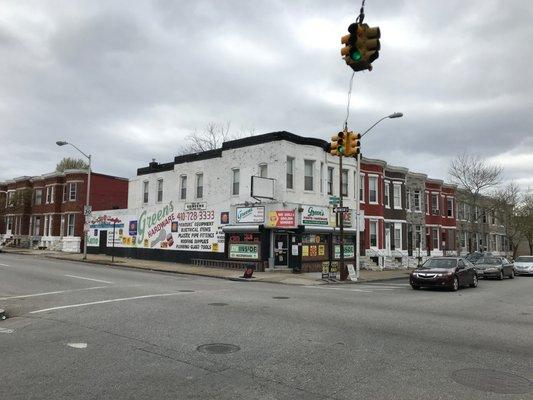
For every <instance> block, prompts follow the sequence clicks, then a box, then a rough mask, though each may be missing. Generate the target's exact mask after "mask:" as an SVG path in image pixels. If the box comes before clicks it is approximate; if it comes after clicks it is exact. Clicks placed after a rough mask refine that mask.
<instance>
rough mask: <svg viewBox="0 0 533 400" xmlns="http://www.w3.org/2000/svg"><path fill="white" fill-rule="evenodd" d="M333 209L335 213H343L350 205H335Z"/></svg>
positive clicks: (348, 209)
mask: <svg viewBox="0 0 533 400" xmlns="http://www.w3.org/2000/svg"><path fill="white" fill-rule="evenodd" d="M333 211H335V212H336V213H345V212H348V211H350V207H335V208H333Z"/></svg>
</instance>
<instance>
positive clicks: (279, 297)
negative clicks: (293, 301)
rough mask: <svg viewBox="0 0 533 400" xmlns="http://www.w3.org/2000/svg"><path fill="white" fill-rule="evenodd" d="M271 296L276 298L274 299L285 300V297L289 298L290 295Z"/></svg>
mask: <svg viewBox="0 0 533 400" xmlns="http://www.w3.org/2000/svg"><path fill="white" fill-rule="evenodd" d="M272 298H273V299H276V300H287V299H290V297H287V296H274V297H272Z"/></svg>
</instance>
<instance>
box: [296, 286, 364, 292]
mask: <svg viewBox="0 0 533 400" xmlns="http://www.w3.org/2000/svg"><path fill="white" fill-rule="evenodd" d="M304 287H306V288H309V289H322V290H344V291H348V292H363V293H374V292H373V291H372V290H363V289H345V288H335V287H321V286H304Z"/></svg>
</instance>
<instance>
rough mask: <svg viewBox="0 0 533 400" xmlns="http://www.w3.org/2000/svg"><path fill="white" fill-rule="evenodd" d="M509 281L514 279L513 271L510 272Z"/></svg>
mask: <svg viewBox="0 0 533 400" xmlns="http://www.w3.org/2000/svg"><path fill="white" fill-rule="evenodd" d="M509 279H514V270H511V275H509Z"/></svg>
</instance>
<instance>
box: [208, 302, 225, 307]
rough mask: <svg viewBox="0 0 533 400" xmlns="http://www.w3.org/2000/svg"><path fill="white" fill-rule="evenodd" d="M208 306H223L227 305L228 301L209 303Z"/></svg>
mask: <svg viewBox="0 0 533 400" xmlns="http://www.w3.org/2000/svg"><path fill="white" fill-rule="evenodd" d="M209 305H210V306H215V307H223V306H227V305H228V303H209Z"/></svg>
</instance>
